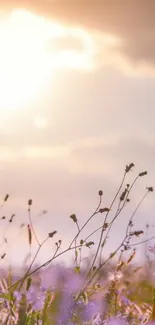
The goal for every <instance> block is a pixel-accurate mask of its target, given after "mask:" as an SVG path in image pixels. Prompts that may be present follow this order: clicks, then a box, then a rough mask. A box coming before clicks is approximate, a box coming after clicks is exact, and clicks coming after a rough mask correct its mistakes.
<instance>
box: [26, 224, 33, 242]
mask: <svg viewBox="0 0 155 325" xmlns="http://www.w3.org/2000/svg"><path fill="white" fill-rule="evenodd" d="M27 230H28V240H29V245H31V244H32V232H31V227H30V225H29V224H28V225H27Z"/></svg>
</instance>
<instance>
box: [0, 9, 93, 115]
mask: <svg viewBox="0 0 155 325" xmlns="http://www.w3.org/2000/svg"><path fill="white" fill-rule="evenodd" d="M68 36H69V37H75V38H76V39H79V40H80V41H81V43H82V44H83V49H82V50H81V53H79V52H78V51H77V52H76V51H75V50H74V49H70V50H68V49H67V48H66V49H65V50H59V51H57V52H54V51H53V52H52V46H51V49H50V50H49V49H48V48H47V43H48V41H49V40H50V42H51V44H52V40H55V39H63V38H64V39H65V38H66V37H68ZM91 51H92V42H91V38H90V37H89V35H88V34H87V33H86V32H85V31H83V30H81V29H78V28H68V27H67V26H63V25H60V24H56V23H54V22H51V21H48V20H45V19H44V18H42V17H39V16H36V15H34V14H32V13H30V12H28V11H26V10H14V11H12V12H11V13H10V14H9V15H8V16H7V17H1V18H0V112H3V114H4V113H5V114H10V113H11V112H13V113H14V112H15V110H19V109H21V108H22V107H25V106H28V104H29V103H32V102H33V100H34V99H36V98H37V96H38V95H39V93H40V92H42V91H43V90H44V89H45V88H46V86H47V83H48V82H50V83H51V81H52V77H53V72H54V71H55V70H56V69H57V70H58V69H63V68H67V69H70V68H71V69H87V68H88V69H89V68H90V67H91V64H92V62H91V55H90V54H91Z"/></svg>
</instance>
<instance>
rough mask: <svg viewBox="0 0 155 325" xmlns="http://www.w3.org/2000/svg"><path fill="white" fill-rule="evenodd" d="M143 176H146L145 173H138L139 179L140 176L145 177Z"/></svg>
mask: <svg viewBox="0 0 155 325" xmlns="http://www.w3.org/2000/svg"><path fill="white" fill-rule="evenodd" d="M145 175H147V171H145V172H142V173H139V177H142V176H145Z"/></svg>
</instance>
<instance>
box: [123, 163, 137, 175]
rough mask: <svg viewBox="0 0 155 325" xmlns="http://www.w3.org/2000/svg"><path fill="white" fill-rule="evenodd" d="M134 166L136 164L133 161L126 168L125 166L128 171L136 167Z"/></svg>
mask: <svg viewBox="0 0 155 325" xmlns="http://www.w3.org/2000/svg"><path fill="white" fill-rule="evenodd" d="M134 166H135V165H134V164H133V163H131V164H129V165H127V166H126V168H125V172H126V173H128V172H129V171H130V170H131V168H132V167H134Z"/></svg>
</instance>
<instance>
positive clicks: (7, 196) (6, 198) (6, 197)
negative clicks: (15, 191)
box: [4, 194, 10, 202]
mask: <svg viewBox="0 0 155 325" xmlns="http://www.w3.org/2000/svg"><path fill="white" fill-rule="evenodd" d="M9 196H10V195H9V194H6V195H5V198H4V202H6V201H7V200H8V198H9Z"/></svg>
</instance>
